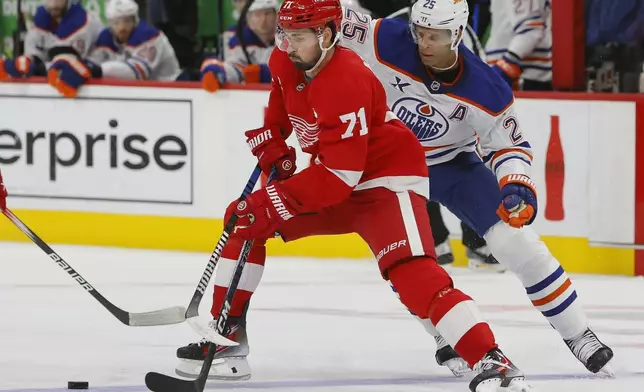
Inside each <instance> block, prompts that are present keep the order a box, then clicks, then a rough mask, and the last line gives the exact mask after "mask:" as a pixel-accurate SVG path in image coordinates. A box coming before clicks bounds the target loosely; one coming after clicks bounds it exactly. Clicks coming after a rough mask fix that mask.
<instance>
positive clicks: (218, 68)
mask: <svg viewBox="0 0 644 392" xmlns="http://www.w3.org/2000/svg"><path fill="white" fill-rule="evenodd" d="M226 81H227V77H226V69H225V68H224V64H223V63H222V62H221V61H220V60H217V59H206V60H205V61H204V62H203V64H201V86H202V87H203V89H204V90H206V91H208V92H211V93H214V92H216V91H219V89H221V87H222V86H223V85H224V84H226Z"/></svg>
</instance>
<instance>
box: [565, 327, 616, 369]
mask: <svg viewBox="0 0 644 392" xmlns="http://www.w3.org/2000/svg"><path fill="white" fill-rule="evenodd" d="M564 341H565V342H566V345H568V348H570V351H572V353H573V354H574V355H575V357H577V359H579V361H580V362H581V363H582V364H583V365H584V366H585V367H586V369H588V370H589V371H591V372H593V373H599V372H601V373H603V374H605V375H607V376H610V377H613V376H614V375H615V373H614V372H613V370H612V369H611V367H610V365H609V364H608V362H609V361H610V360H611V359H612V358H613V350H611V348H610V347H608V346H607V345H605V344H604V343H602V342H601V341H600V340H599V339H597V336H596V335H595V334H594V333H593V331H591V330H590V329H587V330H586V331H584V332H583V333H582V334H581V335H579V336H578V337H576V338H574V339H570V340H564Z"/></svg>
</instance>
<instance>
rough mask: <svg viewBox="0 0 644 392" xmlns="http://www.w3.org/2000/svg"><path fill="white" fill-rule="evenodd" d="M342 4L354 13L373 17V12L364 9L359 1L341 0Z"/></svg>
mask: <svg viewBox="0 0 644 392" xmlns="http://www.w3.org/2000/svg"><path fill="white" fill-rule="evenodd" d="M340 4H342V6H343V7H346V8H351V9H352V10H354V11H357V12H360V13H361V14H366V15H371V12H370V11H369V10H368V9H366V8H364V7H363V6H362V5H361V4H360V1H359V0H340Z"/></svg>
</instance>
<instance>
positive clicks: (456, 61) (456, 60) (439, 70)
mask: <svg viewBox="0 0 644 392" xmlns="http://www.w3.org/2000/svg"><path fill="white" fill-rule="evenodd" d="M453 52H454V53H455V54H456V56H455V58H454V62H453V63H452V65H450V66H449V67H447V68H439V67H431V68H432V69H433V70H436V71H438V72H443V71H449V70H450V69H452V68H454V66H455V65H456V63H458V48H456V49H453Z"/></svg>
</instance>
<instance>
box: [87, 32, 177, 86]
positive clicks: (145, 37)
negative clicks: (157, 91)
mask: <svg viewBox="0 0 644 392" xmlns="http://www.w3.org/2000/svg"><path fill="white" fill-rule="evenodd" d="M90 60H92V61H94V62H96V63H97V64H100V65H101V68H102V69H103V77H108V78H115V79H126V80H159V81H174V80H176V79H177V77H178V76H179V74H181V69H180V68H179V61H178V60H177V56H176V55H175V53H174V49H173V48H172V45H170V41H168V38H167V37H166V36H165V34H163V32H162V31H161V30H158V29H157V28H155V27H152V26H150V25H148V24H147V23H146V22H144V21H140V22H139V24H137V25H136V27H135V28H134V30H133V31H132V35H131V36H130V38H129V39H128V41H127V43H126V44H125V45H121V44H119V43H118V42H117V40H116V38H115V37H114V35H113V34H112V31H111V30H110V29H109V28H106V29H104V30H103V31H102V32H101V34H100V35H99V37H98V40H97V41H96V48H95V49H94V51H93V52H92V54H91V55H90Z"/></svg>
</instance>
